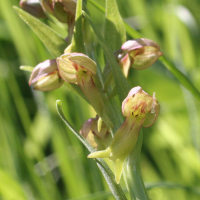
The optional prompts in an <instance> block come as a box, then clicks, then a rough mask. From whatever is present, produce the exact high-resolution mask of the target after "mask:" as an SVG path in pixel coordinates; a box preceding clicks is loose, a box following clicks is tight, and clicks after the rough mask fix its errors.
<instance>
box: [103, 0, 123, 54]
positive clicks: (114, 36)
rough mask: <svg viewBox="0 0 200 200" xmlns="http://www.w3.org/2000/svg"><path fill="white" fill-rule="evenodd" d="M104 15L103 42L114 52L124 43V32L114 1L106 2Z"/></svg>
mask: <svg viewBox="0 0 200 200" xmlns="http://www.w3.org/2000/svg"><path fill="white" fill-rule="evenodd" d="M105 14H106V19H105V31H104V37H105V41H106V42H107V44H108V46H109V47H110V49H111V50H112V51H116V50H117V49H120V48H121V45H122V44H123V43H124V42H125V41H126V30H125V26H124V22H123V19H122V17H121V15H120V13H119V10H118V7H117V3H116V0H106V13H105Z"/></svg>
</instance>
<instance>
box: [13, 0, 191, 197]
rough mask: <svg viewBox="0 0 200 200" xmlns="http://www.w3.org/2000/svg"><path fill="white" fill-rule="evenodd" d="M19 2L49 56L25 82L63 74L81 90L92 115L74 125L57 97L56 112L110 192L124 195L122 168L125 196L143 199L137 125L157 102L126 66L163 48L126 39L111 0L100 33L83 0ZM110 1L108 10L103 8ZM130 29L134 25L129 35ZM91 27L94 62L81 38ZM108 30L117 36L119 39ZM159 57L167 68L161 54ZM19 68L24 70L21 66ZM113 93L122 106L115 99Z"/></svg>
mask: <svg viewBox="0 0 200 200" xmlns="http://www.w3.org/2000/svg"><path fill="white" fill-rule="evenodd" d="M91 2H93V1H91ZM83 5H84V6H83ZM94 5H96V4H95V3H94ZM20 6H21V8H22V9H20V8H17V7H15V8H14V9H15V11H16V12H17V13H18V15H19V16H20V17H21V18H22V19H23V20H24V21H25V22H26V23H27V24H28V25H29V26H30V27H31V28H32V29H33V31H34V32H35V33H36V34H37V35H38V37H39V38H40V39H41V41H42V42H43V43H44V45H45V46H46V48H47V49H48V50H49V52H50V53H51V54H52V55H53V57H54V59H49V60H46V61H43V62H41V63H39V64H38V65H37V66H36V67H35V68H34V69H33V70H32V73H31V75H30V79H29V84H30V85H33V89H35V90H40V91H51V90H55V89H57V88H59V87H61V86H62V85H63V84H64V83H65V82H67V83H69V84H71V86H72V87H73V88H74V90H75V91H76V92H77V93H78V94H79V96H80V98H81V97H83V98H84V99H85V100H86V101H87V102H88V103H89V104H90V105H91V106H92V107H93V108H94V110H95V112H96V117H95V118H91V119H88V120H87V121H86V122H83V126H82V127H81V129H80V133H79V132H78V131H76V130H75V129H74V128H72V126H71V125H70V124H69V123H68V121H67V119H66V118H65V116H64V114H63V112H62V107H61V102H60V101H57V110H58V113H59V115H60V116H61V118H62V120H63V121H64V122H65V123H66V124H67V125H68V127H69V128H70V129H71V130H72V132H73V133H74V134H75V135H76V136H77V138H78V139H80V141H81V142H82V143H83V144H84V145H85V146H86V148H87V149H88V150H89V151H90V154H89V155H88V158H94V159H95V161H96V162H97V165H98V166H99V169H100V170H101V171H102V173H103V175H104V177H105V179H106V181H107V183H108V185H109V187H110V189H111V192H112V193H113V195H114V197H115V198H116V199H120V200H121V199H127V198H126V196H125V194H124V192H123V190H122V189H121V187H120V180H121V176H122V173H123V171H124V179H125V182H126V183H127V188H128V191H129V192H130V196H131V199H141V200H144V199H148V195H147V192H146V189H145V187H144V183H143V180H142V176H141V172H140V171H141V170H140V167H138V166H140V164H139V156H140V151H141V145H142V131H141V129H142V126H143V127H149V126H151V125H152V124H154V122H155V121H156V119H157V117H158V114H159V109H160V106H159V103H158V101H157V99H156V97H155V93H154V94H153V96H150V95H149V94H147V93H146V92H145V91H143V90H142V86H130V85H129V83H128V81H127V77H128V74H129V71H130V70H131V68H134V69H136V70H144V69H146V68H148V67H150V66H151V65H152V64H153V63H154V62H156V60H157V59H159V57H160V56H162V52H161V51H160V47H159V45H158V44H157V43H156V42H155V41H152V40H150V39H147V38H142V37H140V38H138V37H137V38H135V39H131V40H128V41H126V32H125V26H124V22H123V20H122V18H121V16H120V14H119V11H118V8H117V4H116V1H115V0H110V1H109V0H107V1H106V9H107V10H106V15H107V17H108V19H109V20H110V21H111V22H112V24H113V27H114V28H113V29H112V28H110V27H109V25H108V21H106V25H105V36H104V37H102V35H101V34H100V32H99V30H98V28H97V27H96V26H95V24H94V23H93V21H92V20H91V18H90V15H89V11H88V8H87V3H86V2H85V1H84V2H82V0H40V1H34V2H32V1H29V0H27V1H26V0H22V1H20ZM83 7H84V9H83ZM111 7H112V10H113V13H115V15H116V16H115V17H113V16H112V14H109V12H110V10H111ZM98 8H100V7H98ZM84 10H85V11H84ZM29 13H30V14H29ZM37 18H50V19H53V20H54V21H55V20H57V21H59V23H60V22H62V23H65V27H68V28H67V30H68V37H67V39H63V38H61V37H60V36H59V34H57V33H56V32H55V31H53V30H52V29H51V28H50V27H49V26H46V25H45V24H43V23H42V22H41V21H40V20H38V19H37ZM66 25H67V26H66ZM134 33H135V32H134V30H133V34H132V35H134ZM91 35H95V36H96V38H97V40H98V43H99V44H100V45H101V48H102V50H103V52H104V56H105V66H99V64H98V60H97V58H96V57H95V56H94V51H93V49H92V46H93V45H95V42H94V41H93V40H92V38H93V37H91V41H90V40H89V39H88V38H89V37H90V36H91ZM108 35H109V36H108ZM110 35H113V37H110ZM115 35H118V36H120V39H119V38H116V37H114V36H115ZM161 59H162V61H163V63H164V64H166V65H167V66H168V67H169V68H171V69H173V66H171V65H170V64H169V63H167V61H166V59H165V58H164V57H163V56H162V58H161ZM23 69H24V70H28V69H29V70H30V68H28V67H23ZM174 74H175V75H176V76H177V78H179V77H182V78H184V77H183V76H182V74H181V72H179V71H176V72H175V73H174ZM188 87H192V85H189V86H188ZM194 93H195V91H194ZM118 100H119V101H120V102H121V110H122V111H120V107H119V106H118V104H117V101H118ZM123 116H124V117H123ZM101 158H109V159H110V160H111V161H113V162H114V174H115V175H113V172H112V170H111V169H110V168H109V167H108V165H107V164H106V162H105V161H104V160H103V159H101ZM130 160H132V162H130Z"/></svg>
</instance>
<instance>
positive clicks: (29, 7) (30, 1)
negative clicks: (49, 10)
mask: <svg viewBox="0 0 200 200" xmlns="http://www.w3.org/2000/svg"><path fill="white" fill-rule="evenodd" d="M19 5H20V7H21V8H22V9H23V10H25V11H26V12H28V13H30V14H31V15H33V16H35V17H37V18H46V17H47V16H46V14H45V13H44V11H43V9H42V6H41V4H40V2H39V0H21V1H20V2H19Z"/></svg>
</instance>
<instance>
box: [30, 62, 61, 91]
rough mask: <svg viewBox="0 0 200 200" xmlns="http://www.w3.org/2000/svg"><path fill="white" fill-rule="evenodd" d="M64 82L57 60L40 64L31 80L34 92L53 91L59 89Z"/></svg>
mask: <svg viewBox="0 0 200 200" xmlns="http://www.w3.org/2000/svg"><path fill="white" fill-rule="evenodd" d="M63 83H64V81H63V80H62V79H61V77H60V75H59V72H58V67H57V64H56V60H55V59H52V60H46V61H44V62H42V63H40V64H38V65H37V66H36V67H35V68H34V70H33V72H32V74H31V77H30V79H29V85H33V89H34V90H40V91H51V90H55V89H57V88H59V87H60V86H61V85H62V84H63Z"/></svg>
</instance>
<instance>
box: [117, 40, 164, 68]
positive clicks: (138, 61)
mask: <svg viewBox="0 0 200 200" xmlns="http://www.w3.org/2000/svg"><path fill="white" fill-rule="evenodd" d="M121 49H122V50H123V58H122V59H121V61H120V62H121V64H120V65H122V67H123V65H124V63H125V66H126V67H125V68H127V65H128V64H127V63H130V66H131V67H132V68H134V69H139V70H140V69H146V68H147V67H150V66H151V65H152V64H153V63H154V62H155V61H156V60H157V59H158V58H159V57H160V56H161V55H162V52H160V46H159V45H158V44H157V43H156V42H154V41H153V40H149V39H146V38H139V39H135V40H129V41H127V42H125V43H124V44H123V45H122V47H121ZM128 58H129V59H130V60H127V59H128ZM126 71H127V69H126Z"/></svg>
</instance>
